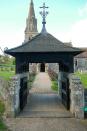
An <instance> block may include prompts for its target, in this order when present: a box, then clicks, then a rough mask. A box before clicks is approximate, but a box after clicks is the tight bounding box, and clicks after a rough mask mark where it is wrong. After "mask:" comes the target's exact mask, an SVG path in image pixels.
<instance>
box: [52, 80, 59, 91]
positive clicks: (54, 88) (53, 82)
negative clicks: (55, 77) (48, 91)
mask: <svg viewBox="0 0 87 131" xmlns="http://www.w3.org/2000/svg"><path fill="white" fill-rule="evenodd" d="M51 88H52V90H54V91H58V82H57V81H52V86H51Z"/></svg>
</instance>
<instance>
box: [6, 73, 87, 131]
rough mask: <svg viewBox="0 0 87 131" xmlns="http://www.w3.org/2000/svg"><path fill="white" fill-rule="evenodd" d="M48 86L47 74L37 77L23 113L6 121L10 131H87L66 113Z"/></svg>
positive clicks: (86, 127)
mask: <svg viewBox="0 0 87 131" xmlns="http://www.w3.org/2000/svg"><path fill="white" fill-rule="evenodd" d="M50 86H51V81H50V79H49V76H48V75H47V74H45V73H41V74H38V75H37V77H36V79H35V82H34V84H33V88H32V90H31V91H30V95H29V99H28V104H27V105H26V107H25V108H24V110H23V112H22V113H20V115H19V116H18V117H17V118H14V119H12V118H8V119H6V123H7V125H8V127H9V128H10V129H11V131H87V126H86V125H83V124H82V123H81V122H80V121H79V120H76V119H75V118H72V115H71V114H70V112H68V111H66V109H65V108H64V106H63V105H62V104H61V102H60V100H59V97H58V95H57V93H55V92H53V91H52V90H51V88H50ZM36 87H37V88H36Z"/></svg>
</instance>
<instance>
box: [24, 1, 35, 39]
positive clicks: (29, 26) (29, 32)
mask: <svg viewBox="0 0 87 131" xmlns="http://www.w3.org/2000/svg"><path fill="white" fill-rule="evenodd" d="M37 34H38V31H37V19H36V18H35V11H34V4H33V0H31V2H30V9H29V13H28V18H27V19H26V29H25V42H27V41H29V40H30V39H32V37H34V36H36V35H37Z"/></svg>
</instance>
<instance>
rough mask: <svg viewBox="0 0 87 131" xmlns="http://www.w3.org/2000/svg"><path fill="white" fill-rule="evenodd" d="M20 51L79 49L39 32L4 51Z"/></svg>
mask: <svg viewBox="0 0 87 131" xmlns="http://www.w3.org/2000/svg"><path fill="white" fill-rule="evenodd" d="M22 52H28V53H29V52H81V49H79V48H75V47H71V46H67V44H64V43H63V42H61V41H60V40H58V39H56V38H55V37H54V36H52V35H51V34H49V33H47V34H43V33H40V34H38V35H37V36H35V37H34V38H33V39H32V40H30V41H28V42H26V43H24V44H23V45H21V46H18V47H16V48H12V49H9V50H6V51H5V53H7V54H12V53H22ZM77 54H78V53H77Z"/></svg>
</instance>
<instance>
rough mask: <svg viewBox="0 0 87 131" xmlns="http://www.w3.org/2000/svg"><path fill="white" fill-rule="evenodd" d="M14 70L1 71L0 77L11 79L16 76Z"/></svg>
mask: <svg viewBox="0 0 87 131" xmlns="http://www.w3.org/2000/svg"><path fill="white" fill-rule="evenodd" d="M14 75H15V72H14V71H0V77H2V78H4V79H5V80H9V79H10V77H12V76H14Z"/></svg>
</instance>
